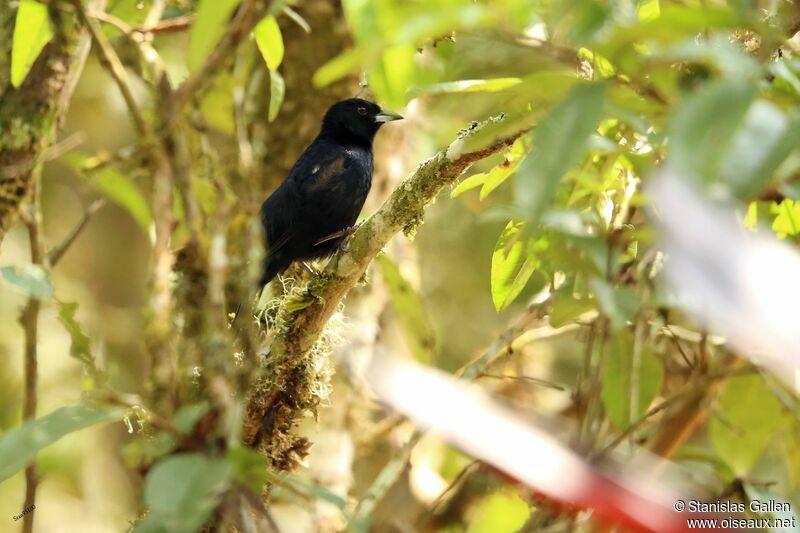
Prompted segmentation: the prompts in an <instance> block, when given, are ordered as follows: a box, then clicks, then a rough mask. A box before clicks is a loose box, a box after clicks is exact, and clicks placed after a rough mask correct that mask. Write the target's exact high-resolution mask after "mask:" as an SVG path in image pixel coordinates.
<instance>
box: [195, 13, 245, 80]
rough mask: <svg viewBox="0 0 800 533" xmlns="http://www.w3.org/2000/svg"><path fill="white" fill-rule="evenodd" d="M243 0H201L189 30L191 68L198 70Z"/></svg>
mask: <svg viewBox="0 0 800 533" xmlns="http://www.w3.org/2000/svg"><path fill="white" fill-rule="evenodd" d="M240 2H241V0H200V1H199V3H198V5H197V12H196V14H195V17H194V21H193V22H192V28H191V30H190V31H189V56H188V59H189V61H188V62H189V70H197V69H198V68H200V66H201V65H202V64H203V63H204V62H205V60H206V58H207V57H208V55H209V54H210V53H211V51H212V50H213V49H214V47H215V46H216V45H217V43H218V42H219V40H220V39H221V38H222V35H223V34H224V33H225V30H226V29H227V27H228V19H229V18H230V16H231V14H232V13H233V10H234V9H236V6H238V5H239V3H240Z"/></svg>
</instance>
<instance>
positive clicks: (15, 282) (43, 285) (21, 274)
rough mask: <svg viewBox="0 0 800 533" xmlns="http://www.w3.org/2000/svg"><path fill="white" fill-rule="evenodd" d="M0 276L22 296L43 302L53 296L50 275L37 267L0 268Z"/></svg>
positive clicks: (26, 265)
mask: <svg viewBox="0 0 800 533" xmlns="http://www.w3.org/2000/svg"><path fill="white" fill-rule="evenodd" d="M0 276H2V278H3V279H4V280H5V281H6V283H8V284H9V285H11V286H12V287H14V288H15V289H17V290H19V291H20V292H22V293H23V294H27V295H28V296H32V297H34V298H38V299H40V300H43V299H45V298H49V297H50V296H52V295H53V284H52V283H51V282H50V275H49V274H48V273H47V271H46V270H45V269H43V268H42V267H41V266H39V265H33V264H25V265H18V266H4V267H0Z"/></svg>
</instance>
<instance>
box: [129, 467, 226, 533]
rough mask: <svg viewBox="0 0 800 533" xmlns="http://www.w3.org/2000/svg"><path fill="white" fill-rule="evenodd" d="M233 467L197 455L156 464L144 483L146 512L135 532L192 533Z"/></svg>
mask: <svg viewBox="0 0 800 533" xmlns="http://www.w3.org/2000/svg"><path fill="white" fill-rule="evenodd" d="M232 476H233V466H232V464H231V462H230V461H229V460H228V459H221V458H210V457H206V456H204V455H202V454H199V453H192V454H179V455H172V456H170V457H167V458H166V459H164V460H162V461H160V462H158V463H157V464H156V465H155V466H154V467H153V468H152V470H150V473H148V474H147V478H146V479H145V481H144V503H145V505H147V506H148V507H149V508H150V512H149V513H148V515H147V516H146V517H145V519H144V520H142V521H141V522H139V523H138V524H137V525H136V527H135V529H134V530H135V531H136V532H137V533H154V532H165V533H166V532H170V533H194V532H195V531H199V530H200V528H201V527H203V524H205V523H206V522H207V521H208V519H209V518H210V517H211V512H212V511H213V510H214V508H216V506H217V504H218V503H219V499H220V497H221V496H222V494H223V493H224V492H225V491H226V490H227V489H228V487H229V486H230V483H231V479H232Z"/></svg>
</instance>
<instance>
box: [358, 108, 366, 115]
mask: <svg viewBox="0 0 800 533" xmlns="http://www.w3.org/2000/svg"><path fill="white" fill-rule="evenodd" d="M358 114H359V115H366V114H367V108H366V107H364V106H361V107H359V108H358Z"/></svg>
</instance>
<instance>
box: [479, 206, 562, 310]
mask: <svg viewBox="0 0 800 533" xmlns="http://www.w3.org/2000/svg"><path fill="white" fill-rule="evenodd" d="M524 229H525V223H524V222H517V223H515V222H514V221H513V220H512V221H510V222H509V223H508V224H507V225H506V227H505V229H504V230H503V233H501V234H500V238H498V239H497V244H495V247H494V252H493V253H492V301H493V302H494V308H495V309H496V310H497V312H498V313H499V312H500V311H502V310H503V309H505V308H506V307H508V306H509V305H511V304H512V303H513V302H514V300H515V299H516V298H517V296H519V294H520V293H521V292H522V290H523V289H524V288H525V285H526V284H527V283H528V280H529V279H530V277H531V275H533V272H534V271H535V270H536V269H537V268H538V267H539V266H541V259H540V257H539V256H540V254H541V253H542V252H543V251H545V250H547V247H548V241H547V239H546V238H544V237H541V238H539V239H533V238H530V237H528V236H527V235H525V233H524Z"/></svg>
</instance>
